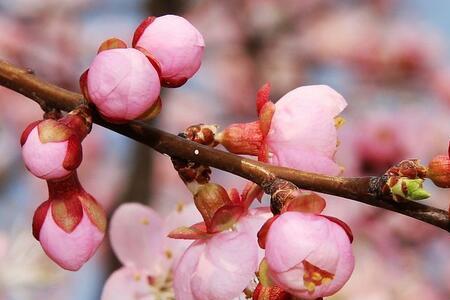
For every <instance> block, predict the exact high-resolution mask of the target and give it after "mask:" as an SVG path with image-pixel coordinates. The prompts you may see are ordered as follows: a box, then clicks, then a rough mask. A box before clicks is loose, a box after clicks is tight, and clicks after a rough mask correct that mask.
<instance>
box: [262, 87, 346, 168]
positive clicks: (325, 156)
mask: <svg viewBox="0 0 450 300" xmlns="http://www.w3.org/2000/svg"><path fill="white" fill-rule="evenodd" d="M346 105H347V103H346V101H345V99H344V98H342V96H341V95H339V94H338V93H337V92H336V91H334V90H333V89H331V88H330V87H328V86H324V85H317V86H304V87H299V88H297V89H295V90H293V91H291V92H289V93H287V94H286V95H285V96H283V97H282V98H281V99H280V100H279V101H278V102H277V103H276V104H275V113H274V115H273V118H272V123H271V126H270V130H269V133H268V135H267V139H266V141H267V145H268V146H269V152H272V153H273V154H274V156H275V157H274V158H273V161H271V158H270V155H269V161H270V162H272V163H278V164H280V165H282V166H286V167H291V168H297V169H301V170H304V171H310V172H319V173H327V174H332V173H330V172H334V173H333V174H336V173H338V169H337V168H336V164H335V163H334V161H333V158H334V153H335V151H336V144H337V134H336V127H335V121H334V118H335V117H336V116H337V115H338V114H339V113H340V112H341V111H342V110H343V109H344V108H345V107H346ZM312 161H316V163H312Z"/></svg>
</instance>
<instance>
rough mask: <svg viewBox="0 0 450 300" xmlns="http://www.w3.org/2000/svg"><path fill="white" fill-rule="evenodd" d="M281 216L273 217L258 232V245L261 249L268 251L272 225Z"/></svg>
mask: <svg viewBox="0 0 450 300" xmlns="http://www.w3.org/2000/svg"><path fill="white" fill-rule="evenodd" d="M279 216H280V215H276V216H273V217H272V218H270V219H268V220H267V221H266V222H265V223H264V224H263V226H262V227H261V229H260V230H259V231H258V245H259V247H260V248H261V249H266V237H267V233H268V232H269V229H270V226H271V225H272V223H273V222H274V221H275V220H276V219H277V218H278V217H279Z"/></svg>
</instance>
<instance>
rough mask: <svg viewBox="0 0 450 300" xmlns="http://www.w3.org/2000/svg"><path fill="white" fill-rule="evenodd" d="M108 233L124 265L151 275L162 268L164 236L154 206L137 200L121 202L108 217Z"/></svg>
mask: <svg viewBox="0 0 450 300" xmlns="http://www.w3.org/2000/svg"><path fill="white" fill-rule="evenodd" d="M109 236H110V239H111V246H112V248H113V250H114V253H115V254H116V256H117V258H118V259H119V260H120V261H121V262H122V264H123V265H125V266H129V267H131V266H132V267H135V268H140V269H144V270H146V271H147V272H148V273H150V274H152V275H155V274H158V273H159V272H161V266H160V264H159V263H160V261H161V260H162V259H163V251H164V248H163V247H164V242H165V236H164V230H163V221H162V219H161V218H160V217H159V215H158V214H157V213H156V212H155V211H154V210H152V209H151V208H149V207H147V206H145V205H142V204H138V203H126V204H122V205H121V206H119V208H117V209H116V211H115V212H114V214H113V216H112V218H111V225H110V232H109Z"/></svg>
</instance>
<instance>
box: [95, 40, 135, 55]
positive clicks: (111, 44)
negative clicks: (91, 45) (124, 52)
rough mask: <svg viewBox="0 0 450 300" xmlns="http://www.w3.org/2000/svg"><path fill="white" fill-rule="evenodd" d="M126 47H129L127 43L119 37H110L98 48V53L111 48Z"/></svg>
mask: <svg viewBox="0 0 450 300" xmlns="http://www.w3.org/2000/svg"><path fill="white" fill-rule="evenodd" d="M124 48H125V49H126V48H128V46H127V44H126V43H125V42H124V41H122V40H121V39H118V38H110V39H107V40H106V41H104V42H103V43H102V44H101V45H100V47H99V48H98V50H97V54H98V53H100V52H102V51H105V50H110V49H124Z"/></svg>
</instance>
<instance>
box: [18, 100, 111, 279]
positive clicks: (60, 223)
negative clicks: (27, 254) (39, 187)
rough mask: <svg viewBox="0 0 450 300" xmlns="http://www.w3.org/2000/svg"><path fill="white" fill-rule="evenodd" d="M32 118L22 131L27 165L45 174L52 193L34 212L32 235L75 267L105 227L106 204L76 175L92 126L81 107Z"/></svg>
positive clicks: (59, 260) (98, 240) (61, 260)
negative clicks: (44, 116)
mask: <svg viewBox="0 0 450 300" xmlns="http://www.w3.org/2000/svg"><path fill="white" fill-rule="evenodd" d="M52 117H53V118H47V119H45V120H42V121H37V122H33V123H31V124H30V125H29V126H28V127H27V128H26V129H25V131H24V132H23V134H22V137H21V141H20V142H21V145H22V157H23V160H24V162H25V166H26V167H27V169H28V170H29V171H30V172H31V173H32V174H33V175H35V176H36V177H39V178H42V179H45V180H47V185H48V190H49V199H48V200H47V201H45V202H43V203H42V204H41V205H40V206H39V207H38V208H37V209H36V212H35V213H34V217H33V235H34V237H35V238H36V239H37V240H38V241H39V242H40V243H41V245H42V248H43V249H44V251H45V253H46V254H47V255H48V256H49V257H50V258H51V259H52V260H53V261H55V262H56V263H57V264H58V265H60V266H61V267H62V268H64V269H67V270H71V271H76V270H78V269H79V268H81V266H82V265H83V264H84V263H85V262H86V261H87V260H88V259H89V258H91V257H92V256H93V255H94V253H95V251H96V249H97V248H98V246H99V245H100V243H101V241H102V240H103V237H104V234H105V230H106V216H105V213H104V211H103V208H102V207H101V206H100V205H99V204H98V203H97V201H96V200H95V199H94V198H93V197H92V196H91V195H90V194H88V193H87V192H86V191H85V190H84V189H83V187H82V186H81V184H80V182H79V181H78V177H77V172H76V169H77V168H78V166H79V165H80V163H81V160H82V147H81V141H82V140H83V139H84V138H85V137H86V135H87V134H88V133H89V131H90V126H91V124H90V120H89V119H86V118H85V115H84V114H83V109H78V110H75V111H73V112H71V113H69V114H67V115H66V116H64V117H60V116H59V115H54V116H52Z"/></svg>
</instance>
